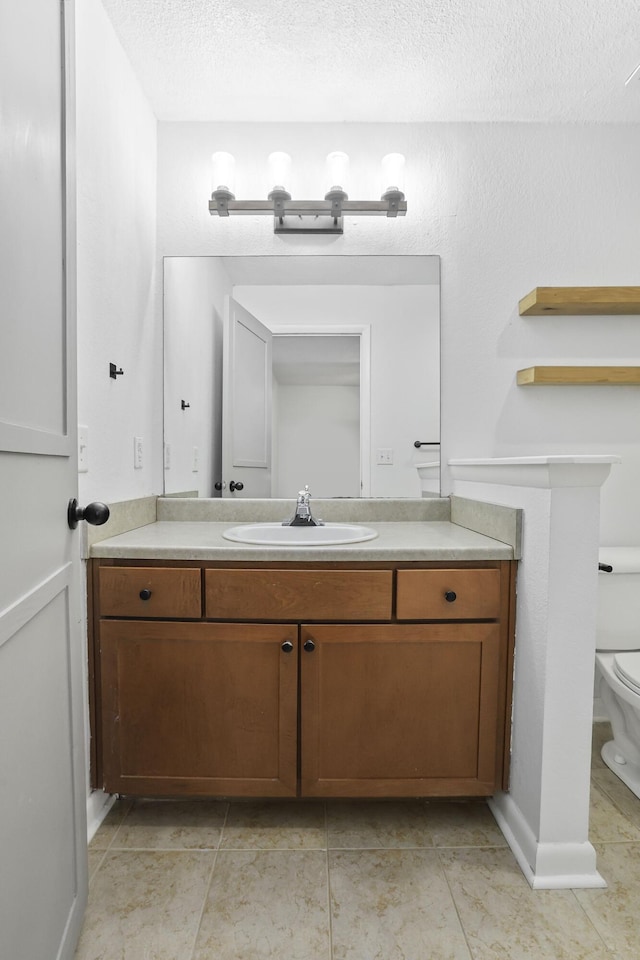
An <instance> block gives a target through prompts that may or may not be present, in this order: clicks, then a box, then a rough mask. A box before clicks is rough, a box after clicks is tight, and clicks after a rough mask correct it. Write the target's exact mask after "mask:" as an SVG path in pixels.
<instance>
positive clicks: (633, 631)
mask: <svg viewBox="0 0 640 960" xmlns="http://www.w3.org/2000/svg"><path fill="white" fill-rule="evenodd" d="M599 560H600V563H606V564H610V565H611V566H612V567H613V571H612V572H611V573H602V572H600V573H599V574H598V620H597V627H596V648H597V649H598V650H640V547H601V548H600V553H599Z"/></svg>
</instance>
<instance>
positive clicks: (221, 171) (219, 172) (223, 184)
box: [211, 151, 236, 193]
mask: <svg viewBox="0 0 640 960" xmlns="http://www.w3.org/2000/svg"><path fill="white" fill-rule="evenodd" d="M235 186H236V161H235V159H234V158H233V156H232V154H230V153H224V152H222V151H219V152H218V153H214V154H212V156H211V188H212V192H214V193H215V191H216V190H228V191H229V193H233V192H234V190H235Z"/></svg>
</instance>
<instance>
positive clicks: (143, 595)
mask: <svg viewBox="0 0 640 960" xmlns="http://www.w3.org/2000/svg"><path fill="white" fill-rule="evenodd" d="M140 599H141V600H150V599H151V590H149V588H148V587H145V588H144V589H143V590H141V591H140Z"/></svg>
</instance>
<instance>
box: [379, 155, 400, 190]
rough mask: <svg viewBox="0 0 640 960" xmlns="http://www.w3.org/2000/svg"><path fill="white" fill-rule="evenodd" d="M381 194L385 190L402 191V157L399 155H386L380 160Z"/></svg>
mask: <svg viewBox="0 0 640 960" xmlns="http://www.w3.org/2000/svg"><path fill="white" fill-rule="evenodd" d="M381 186H382V193H386V192H387V190H400V191H403V190H404V157H403V155H402V154H401V153H388V154H387V155H386V157H383V158H382V172H381Z"/></svg>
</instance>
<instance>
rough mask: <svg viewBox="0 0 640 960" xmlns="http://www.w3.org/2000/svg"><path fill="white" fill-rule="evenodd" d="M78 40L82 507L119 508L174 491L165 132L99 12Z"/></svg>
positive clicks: (86, 12) (79, 22)
mask: <svg viewBox="0 0 640 960" xmlns="http://www.w3.org/2000/svg"><path fill="white" fill-rule="evenodd" d="M76 40H77V42H76V47H77V158H76V165H77V205H78V211H77V216H78V220H77V226H78V360H79V362H78V422H79V423H80V424H82V425H85V426H87V427H88V429H89V446H88V462H89V472H88V473H81V474H80V483H79V487H80V501H81V502H82V503H85V502H87V501H89V500H92V499H98V500H106V501H107V502H108V501H110V500H111V501H117V500H125V499H129V498H133V497H141V496H146V495H149V494H153V493H158V492H159V491H160V490H161V489H162V459H161V444H162V324H161V319H160V305H159V303H158V302H156V286H155V276H156V271H157V265H156V255H155V254H156V250H155V246H156V146H157V140H156V120H155V117H154V115H153V113H152V111H151V108H150V107H149V104H148V102H147V100H146V98H145V96H144V94H143V93H142V91H141V88H140V86H139V84H138V81H137V79H136V77H135V75H134V73H133V70H132V68H131V65H130V63H129V61H128V59H127V58H126V56H125V54H124V52H123V50H122V47H121V46H120V44H119V42H118V40H117V39H116V37H115V34H114V32H113V29H112V27H111V23H110V21H109V20H108V18H107V16H106V14H105V12H104V10H103V8H102V5H101V4H100V2H99V0H83V2H82V3H78V4H76ZM110 362H114V363H116V364H117V365H118V368H122V369H123V370H124V375H123V376H121V377H117V379H116V380H112V379H111V378H110V377H109V363H110ZM134 436H136V437H142V438H143V443H144V446H143V467H142V469H137V470H134V466H133V438H134Z"/></svg>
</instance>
